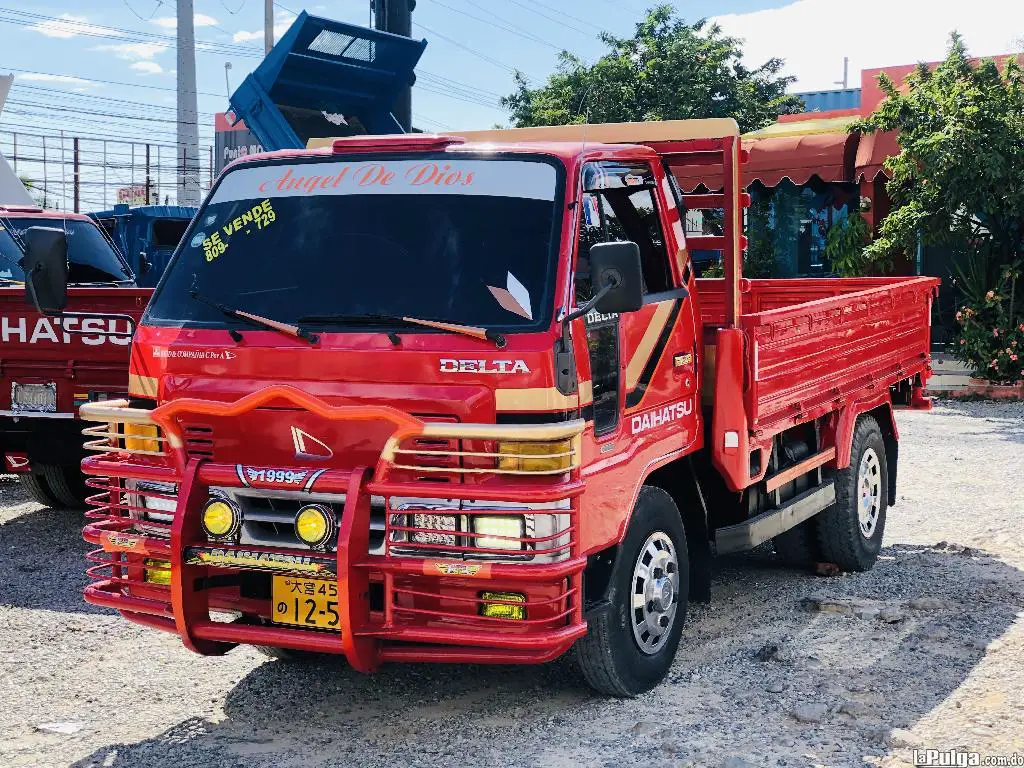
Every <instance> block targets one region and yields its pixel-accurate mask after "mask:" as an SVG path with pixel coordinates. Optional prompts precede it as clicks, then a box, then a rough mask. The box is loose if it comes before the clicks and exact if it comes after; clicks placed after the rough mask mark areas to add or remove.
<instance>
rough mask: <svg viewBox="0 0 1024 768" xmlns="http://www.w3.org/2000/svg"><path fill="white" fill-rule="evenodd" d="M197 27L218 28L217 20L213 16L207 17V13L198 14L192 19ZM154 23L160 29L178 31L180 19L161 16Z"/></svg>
mask: <svg viewBox="0 0 1024 768" xmlns="http://www.w3.org/2000/svg"><path fill="white" fill-rule="evenodd" d="M192 18H193V19H194V21H195V25H196V26H197V27H215V26H217V20H216V19H215V18H213V16H207V15H206V14H205V13H197V14H195V15H194V16H193V17H192ZM153 23H154V24H156V25H157V26H158V27H163V28H164V29H177V28H178V19H177V18H176V17H175V16H159V17H157V18H155V19H153Z"/></svg>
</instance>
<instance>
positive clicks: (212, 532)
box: [202, 497, 242, 539]
mask: <svg viewBox="0 0 1024 768" xmlns="http://www.w3.org/2000/svg"><path fill="white" fill-rule="evenodd" d="M202 524H203V530H204V531H205V532H206V535H207V536H209V537H210V538H211V539H230V538H233V537H234V536H235V534H236V533H238V529H239V528H240V527H241V526H242V513H241V512H240V511H239V509H238V507H236V506H235V505H234V504H232V503H231V502H230V501H228V500H227V499H222V498H220V497H213V498H211V499H210V500H209V501H207V502H206V506H205V507H203V516H202Z"/></svg>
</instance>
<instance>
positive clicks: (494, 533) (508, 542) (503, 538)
mask: <svg viewBox="0 0 1024 768" xmlns="http://www.w3.org/2000/svg"><path fill="white" fill-rule="evenodd" d="M524 527H525V520H524V519H523V518H522V517H519V516H518V515H476V516H475V517H473V533H479V534H486V535H482V536H476V537H475V538H474V539H473V546H474V547H481V548H483V549H513V550H516V551H518V550H520V549H522V548H523V542H521V541H515V539H521V538H523V529H524Z"/></svg>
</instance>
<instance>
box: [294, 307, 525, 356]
mask: <svg viewBox="0 0 1024 768" xmlns="http://www.w3.org/2000/svg"><path fill="white" fill-rule="evenodd" d="M299 322H300V323H324V324H330V325H365V324H367V323H384V324H401V325H422V326H425V327H427V328H436V329H438V330H440V331H450V332H451V333H461V334H462V335H463V336H470V337H472V338H474V339H480V340H481V341H491V342H493V343H494V344H495V345H496V346H498V347H499V348H501V347H504V346H505V344H507V343H508V342H507V340H506V339H505V337H504V336H503V335H502V334H500V333H498V332H496V331H492V330H490V329H489V328H480V327H477V326H474V325H461V324H459V323H446V322H442V321H440V320H425V319H423V318H421V317H409V316H407V315H388V314H384V313H381V312H369V313H365V314H357V315H304V316H303V317H300V318H299ZM389 336H390V334H389ZM391 341H392V343H393V342H394V339H392V340H391Z"/></svg>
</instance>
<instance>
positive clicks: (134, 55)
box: [93, 43, 168, 61]
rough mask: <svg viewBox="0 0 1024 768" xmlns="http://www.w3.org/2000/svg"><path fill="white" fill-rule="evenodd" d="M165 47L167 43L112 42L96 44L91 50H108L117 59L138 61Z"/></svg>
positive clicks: (163, 49) (148, 57)
mask: <svg viewBox="0 0 1024 768" xmlns="http://www.w3.org/2000/svg"><path fill="white" fill-rule="evenodd" d="M167 48H168V45H167V43H112V44H109V45H97V46H96V47H95V48H94V49H93V50H94V51H110V52H111V53H113V54H114V55H115V56H117V58H119V59H126V60H127V61H138V60H140V59H146V60H148V59H152V58H153V57H154V56H156V55H157V54H160V53H163V52H164V51H166V50H167Z"/></svg>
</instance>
